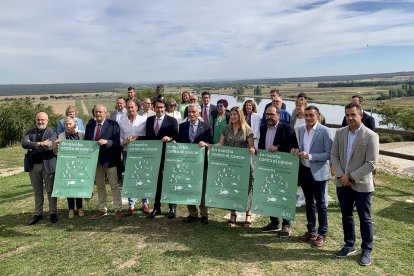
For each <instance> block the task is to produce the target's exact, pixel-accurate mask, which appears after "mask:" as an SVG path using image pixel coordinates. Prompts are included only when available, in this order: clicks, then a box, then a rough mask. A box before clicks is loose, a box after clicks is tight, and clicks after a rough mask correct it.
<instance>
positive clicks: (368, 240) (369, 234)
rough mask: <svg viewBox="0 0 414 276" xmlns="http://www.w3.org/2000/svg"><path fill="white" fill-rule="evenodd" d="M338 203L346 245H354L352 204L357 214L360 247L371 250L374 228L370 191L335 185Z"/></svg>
mask: <svg viewBox="0 0 414 276" xmlns="http://www.w3.org/2000/svg"><path fill="white" fill-rule="evenodd" d="M336 194H337V195H338V200H339V205H340V207H341V213H342V228H343V231H344V242H345V245H346V246H348V247H354V246H355V239H356V236H355V223H354V216H353V212H354V206H355V207H356V209H357V212H358V216H359V224H360V231H361V238H362V243H361V248H362V249H363V250H368V251H369V252H371V251H372V248H373V246H374V228H373V226H372V219H371V195H372V193H361V192H357V191H355V190H354V189H352V188H351V187H337V188H336Z"/></svg>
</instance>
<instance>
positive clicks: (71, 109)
mask: <svg viewBox="0 0 414 276" xmlns="http://www.w3.org/2000/svg"><path fill="white" fill-rule="evenodd" d="M65 115H66V117H68V116H69V117H72V118H74V119H76V125H77V128H76V130H79V131H83V132H85V127H84V126H83V122H82V119H81V118H78V111H77V110H76V107H75V106H74V105H68V106H67V107H66V111H65ZM63 120H64V119H62V120H60V121H59V123H58V127H57V130H56V132H57V134H58V135H59V134H61V133H62V132H64V131H65V125H64V122H63Z"/></svg>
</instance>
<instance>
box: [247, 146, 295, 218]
mask: <svg viewBox="0 0 414 276" xmlns="http://www.w3.org/2000/svg"><path fill="white" fill-rule="evenodd" d="M298 170H299V159H298V157H296V156H293V155H292V154H290V153H285V152H268V151H264V150H261V151H259V154H258V156H257V157H256V169H255V174H254V192H253V200H252V212H253V213H257V214H265V215H269V216H274V217H279V218H285V219H288V220H293V219H294V218H295V210H296V190H297V187H298Z"/></svg>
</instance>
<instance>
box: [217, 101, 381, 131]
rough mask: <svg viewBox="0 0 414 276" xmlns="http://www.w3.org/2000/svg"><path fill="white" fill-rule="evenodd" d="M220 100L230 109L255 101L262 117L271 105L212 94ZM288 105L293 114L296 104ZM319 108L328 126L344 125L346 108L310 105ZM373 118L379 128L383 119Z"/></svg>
mask: <svg viewBox="0 0 414 276" xmlns="http://www.w3.org/2000/svg"><path fill="white" fill-rule="evenodd" d="M219 99H225V100H227V102H228V103H229V107H228V109H230V108H231V107H233V106H239V107H243V104H244V102H245V101H247V100H253V101H254V102H255V103H256V104H257V113H259V114H260V116H262V114H263V111H264V108H265V106H266V105H267V104H268V103H270V99H265V98H252V97H245V96H232V95H220V94H212V95H211V103H212V104H216V103H217V101H218V100H219ZM283 102H284V103H285V104H286V110H287V111H289V113H291V114H292V110H293V109H294V108H295V102H294V101H289V100H283ZM310 104H311V105H314V106H316V107H318V108H319V111H320V112H321V113H322V115H323V116H325V120H326V123H327V124H338V125H340V124H342V120H343V118H344V115H345V107H344V106H341V105H333V104H320V103H312V102H311V103H310ZM369 114H370V115H371V116H372V117H374V120H375V125H376V126H377V127H383V128H385V126H380V125H379V121H380V120H381V118H380V117H379V115H378V114H376V113H372V114H371V113H369Z"/></svg>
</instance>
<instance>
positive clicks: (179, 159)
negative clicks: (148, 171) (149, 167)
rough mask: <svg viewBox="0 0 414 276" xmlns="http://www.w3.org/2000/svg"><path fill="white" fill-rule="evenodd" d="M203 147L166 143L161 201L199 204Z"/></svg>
mask: <svg viewBox="0 0 414 276" xmlns="http://www.w3.org/2000/svg"><path fill="white" fill-rule="evenodd" d="M204 154H205V149H204V147H199V146H198V145H197V144H187V143H176V144H173V143H168V144H167V145H166V148H165V163H164V175H163V179H162V193H161V202H162V203H176V204H187V205H200V202H201V192H202V188H203V171H204Z"/></svg>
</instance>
